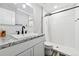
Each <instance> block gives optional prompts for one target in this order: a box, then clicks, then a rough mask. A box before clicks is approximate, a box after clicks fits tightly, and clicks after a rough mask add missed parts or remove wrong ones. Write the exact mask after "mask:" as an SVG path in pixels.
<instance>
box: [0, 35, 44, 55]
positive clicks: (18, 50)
mask: <svg viewBox="0 0 79 59" xmlns="http://www.w3.org/2000/svg"><path fill="white" fill-rule="evenodd" d="M12 40H13V41H11V40H10V41H9V42H8V43H4V44H3V45H0V47H2V48H1V50H0V56H44V41H45V39H44V34H40V35H37V36H33V37H28V38H23V39H22V38H21V39H12Z"/></svg>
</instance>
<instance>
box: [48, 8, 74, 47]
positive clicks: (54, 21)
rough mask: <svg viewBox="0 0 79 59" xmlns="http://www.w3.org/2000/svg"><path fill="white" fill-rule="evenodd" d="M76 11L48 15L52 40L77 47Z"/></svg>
mask: <svg viewBox="0 0 79 59" xmlns="http://www.w3.org/2000/svg"><path fill="white" fill-rule="evenodd" d="M74 19H75V12H74V9H73V10H69V11H65V12H61V13H58V14H54V15H52V16H49V17H48V32H49V36H50V41H51V42H53V43H57V44H60V45H65V46H69V47H73V48H74V47H75V22H74Z"/></svg>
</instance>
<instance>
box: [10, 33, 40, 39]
mask: <svg viewBox="0 0 79 59" xmlns="http://www.w3.org/2000/svg"><path fill="white" fill-rule="evenodd" d="M11 36H13V37H14V38H16V39H19V38H30V37H35V36H38V34H36V33H27V34H20V35H17V34H12V35H11Z"/></svg>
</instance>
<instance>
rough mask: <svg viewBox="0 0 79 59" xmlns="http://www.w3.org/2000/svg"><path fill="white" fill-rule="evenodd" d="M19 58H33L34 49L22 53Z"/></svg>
mask: <svg viewBox="0 0 79 59" xmlns="http://www.w3.org/2000/svg"><path fill="white" fill-rule="evenodd" d="M18 56H33V48H30V49H28V50H26V51H24V52H22V53H21V54H19V55H18Z"/></svg>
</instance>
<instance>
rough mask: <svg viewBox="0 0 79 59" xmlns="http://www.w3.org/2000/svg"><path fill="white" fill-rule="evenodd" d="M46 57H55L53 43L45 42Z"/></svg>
mask: <svg viewBox="0 0 79 59" xmlns="http://www.w3.org/2000/svg"><path fill="white" fill-rule="evenodd" d="M44 45H45V56H52V55H53V46H52V43H51V42H45V43H44Z"/></svg>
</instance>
